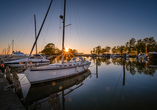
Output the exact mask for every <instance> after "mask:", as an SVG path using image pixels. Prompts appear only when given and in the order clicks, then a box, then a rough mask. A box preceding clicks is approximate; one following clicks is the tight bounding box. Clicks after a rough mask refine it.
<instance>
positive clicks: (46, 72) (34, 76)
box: [24, 62, 91, 84]
mask: <svg viewBox="0 0 157 110" xmlns="http://www.w3.org/2000/svg"><path fill="white" fill-rule="evenodd" d="M90 64H91V62H88V63H86V64H82V65H77V66H71V67H64V68H56V67H54V68H52V67H51V68H49V69H48V68H46V69H43V68H42V69H38V70H36V69H27V70H26V71H25V72H24V73H25V75H26V77H27V78H28V80H29V82H30V83H31V84H36V83H42V82H46V81H52V80H54V81H55V80H59V79H62V78H66V77H70V76H73V75H77V74H79V73H82V72H85V71H86V70H87V69H88V68H89V66H90ZM44 68H45V67H44Z"/></svg>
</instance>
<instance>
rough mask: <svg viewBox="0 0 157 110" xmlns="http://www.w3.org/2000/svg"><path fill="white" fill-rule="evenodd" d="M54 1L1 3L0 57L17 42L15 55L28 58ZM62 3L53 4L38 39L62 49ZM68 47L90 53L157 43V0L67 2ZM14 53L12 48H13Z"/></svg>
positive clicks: (0, 0)
mask: <svg viewBox="0 0 157 110" xmlns="http://www.w3.org/2000/svg"><path fill="white" fill-rule="evenodd" d="M50 1H51V0H0V54H1V53H2V51H3V50H4V49H5V48H7V47H8V45H11V42H12V40H14V51H16V50H17V51H22V52H24V53H27V54H29V53H30V51H31V48H32V46H33V43H34V41H35V31H34V30H35V29H34V15H36V21H37V32H38V31H39V28H40V26H41V24H42V21H43V19H44V17H45V14H46V11H47V9H48V6H49V3H50ZM61 14H63V0H54V1H53V2H52V6H51V9H50V11H49V14H48V17H47V19H46V22H45V24H44V27H43V29H42V31H41V34H40V36H39V39H38V51H41V50H42V49H43V48H44V46H45V45H46V44H48V43H54V44H55V46H56V47H58V48H59V49H61V46H62V29H60V27H62V21H61V20H60V18H59V16H60V15H61ZM65 19H66V22H65V24H66V25H68V24H71V25H70V26H67V27H66V32H65V47H66V48H72V49H77V50H78V51H79V52H80V53H82V52H84V53H90V50H92V49H93V48H94V47H96V46H98V45H100V46H101V47H106V46H110V47H113V46H118V45H124V44H125V43H126V42H128V41H129V40H130V39H131V38H135V39H136V40H139V39H144V38H146V37H154V38H155V40H156V41H157V0H67V9H66V18H65ZM11 51H12V47H11ZM11 51H10V52H11ZM34 52H35V51H34Z"/></svg>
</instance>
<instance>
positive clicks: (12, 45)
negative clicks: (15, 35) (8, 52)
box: [12, 40, 14, 53]
mask: <svg viewBox="0 0 157 110" xmlns="http://www.w3.org/2000/svg"><path fill="white" fill-rule="evenodd" d="M13 51H14V40H12V53H13Z"/></svg>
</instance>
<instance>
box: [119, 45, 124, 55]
mask: <svg viewBox="0 0 157 110" xmlns="http://www.w3.org/2000/svg"><path fill="white" fill-rule="evenodd" d="M124 48H125V46H124V45H121V46H119V48H117V50H118V51H119V52H120V54H121V55H122V53H123V51H124Z"/></svg>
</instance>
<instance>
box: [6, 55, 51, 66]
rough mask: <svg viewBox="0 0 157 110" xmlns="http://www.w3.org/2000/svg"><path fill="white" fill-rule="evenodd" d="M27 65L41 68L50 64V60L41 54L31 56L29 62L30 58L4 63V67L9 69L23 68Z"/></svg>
mask: <svg viewBox="0 0 157 110" xmlns="http://www.w3.org/2000/svg"><path fill="white" fill-rule="evenodd" d="M28 62H29V63H28ZM26 63H28V64H27V66H34V65H36V66H41V65H48V64H50V60H48V59H46V57H44V56H43V55H41V54H35V55H33V56H31V57H30V58H29V60H28V58H24V59H19V60H13V61H9V62H4V65H5V66H9V67H23V66H26Z"/></svg>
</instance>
